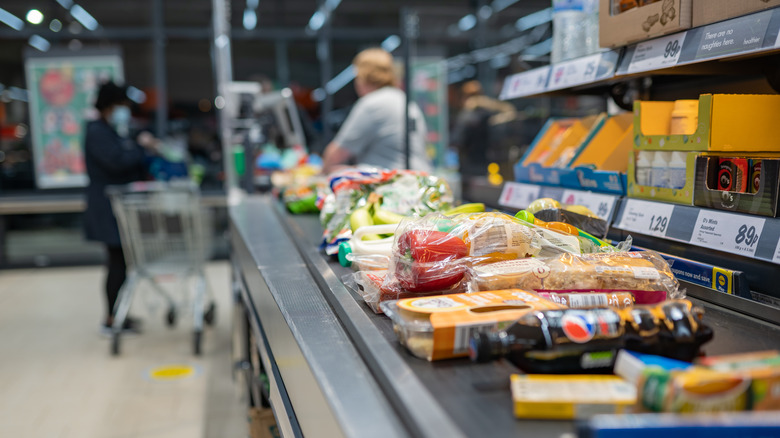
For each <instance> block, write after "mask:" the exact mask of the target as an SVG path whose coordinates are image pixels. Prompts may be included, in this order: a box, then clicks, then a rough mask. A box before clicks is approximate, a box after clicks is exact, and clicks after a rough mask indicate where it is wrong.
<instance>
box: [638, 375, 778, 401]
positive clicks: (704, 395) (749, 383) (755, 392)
mask: <svg viewBox="0 0 780 438" xmlns="http://www.w3.org/2000/svg"><path fill="white" fill-rule="evenodd" d="M638 388H639V400H640V401H641V404H642V407H643V408H644V409H647V410H649V411H653V412H722V411H751V410H753V411H772V410H778V409H780V391H779V390H778V388H780V365H777V364H774V365H758V366H755V367H746V368H742V369H739V370H732V371H717V370H712V369H707V368H703V367H692V368H689V369H688V370H686V371H667V370H661V369H648V370H647V371H646V372H645V373H643V374H642V375H641V377H640V379H639V384H638Z"/></svg>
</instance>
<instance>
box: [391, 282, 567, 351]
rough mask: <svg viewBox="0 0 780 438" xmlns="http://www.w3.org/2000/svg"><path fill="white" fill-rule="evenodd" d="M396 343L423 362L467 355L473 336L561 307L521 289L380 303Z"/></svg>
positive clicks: (561, 306)
mask: <svg viewBox="0 0 780 438" xmlns="http://www.w3.org/2000/svg"><path fill="white" fill-rule="evenodd" d="M380 307H381V309H382V311H383V312H384V313H385V314H386V315H387V316H389V317H390V319H392V320H393V328H394V330H395V334H396V335H397V336H398V340H399V342H400V343H401V344H402V345H404V346H405V347H406V348H407V349H409V351H410V352H411V353H412V354H413V355H415V356H417V357H419V358H423V359H427V360H431V361H432V360H439V359H449V358H454V357H465V356H468V352H469V341H470V339H471V337H472V336H473V335H474V334H475V333H482V332H489V331H496V330H501V329H504V328H506V327H507V326H509V325H511V324H512V323H513V322H515V321H516V320H517V319H518V318H520V317H521V316H523V315H525V314H526V313H528V312H530V311H533V310H550V309H563V308H565V306H563V305H561V304H557V303H554V302H552V301H548V300H546V299H544V298H542V297H540V296H539V295H537V294H535V293H533V292H528V291H524V290H519V289H510V290H498V291H489V292H476V293H464V294H453V295H445V296H435V297H423V298H407V299H403V300H397V301H384V302H382V303H381V304H380Z"/></svg>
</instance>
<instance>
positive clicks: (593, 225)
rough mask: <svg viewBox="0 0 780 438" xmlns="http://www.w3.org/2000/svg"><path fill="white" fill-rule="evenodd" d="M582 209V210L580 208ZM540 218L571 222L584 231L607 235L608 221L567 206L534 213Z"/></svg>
mask: <svg viewBox="0 0 780 438" xmlns="http://www.w3.org/2000/svg"><path fill="white" fill-rule="evenodd" d="M580 211H581V210H580ZM533 215H534V217H536V218H537V219H539V220H542V221H545V222H564V223H567V224H571V225H573V226H575V227H577V228H579V229H581V230H582V231H585V232H587V233H590V234H592V235H594V236H596V237H600V238H603V237H605V236H606V235H607V228H608V226H607V221H605V220H604V219H601V218H599V217H598V216H590V215H585V214H581V213H579V212H577V211H571V210H569V209H568V207H567V208H547V209H544V210H540V211H537V212H536V213H534V214H533Z"/></svg>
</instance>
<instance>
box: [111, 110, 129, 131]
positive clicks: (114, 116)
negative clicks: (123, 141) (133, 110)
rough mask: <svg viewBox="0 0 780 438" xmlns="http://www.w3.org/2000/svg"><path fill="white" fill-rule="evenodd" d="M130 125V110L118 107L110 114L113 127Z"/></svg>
mask: <svg viewBox="0 0 780 438" xmlns="http://www.w3.org/2000/svg"><path fill="white" fill-rule="evenodd" d="M129 123H130V108H128V107H126V106H124V105H118V106H117V107H116V108H114V111H113V112H112V113H111V124H113V125H114V126H120V125H125V126H127V125H128V124H129Z"/></svg>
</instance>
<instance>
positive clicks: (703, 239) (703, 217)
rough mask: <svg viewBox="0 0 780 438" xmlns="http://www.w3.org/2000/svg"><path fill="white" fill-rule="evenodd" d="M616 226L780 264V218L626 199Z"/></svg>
mask: <svg viewBox="0 0 780 438" xmlns="http://www.w3.org/2000/svg"><path fill="white" fill-rule="evenodd" d="M613 227H614V228H617V229H620V230H624V231H631V232H633V233H640V234H644V235H648V236H655V237H660V238H663V239H669V240H675V241H678V242H684V243H687V244H690V245H694V246H698V247H701V248H707V249H708V250H716V251H721V252H727V253H730V254H734V255H737V256H742V257H747V258H751V259H755V260H761V261H766V262H770V263H774V264H780V218H770V217H762V216H754V215H748V214H740V213H730V212H725V211H720V210H713V209H708V208H701V207H694V206H688V205H674V204H668V203H663V202H653V201H645V200H640V199H625V201H624V202H623V203H622V204H621V206H620V208H619V209H618V213H617V215H616V216H615V222H614V224H613Z"/></svg>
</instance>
